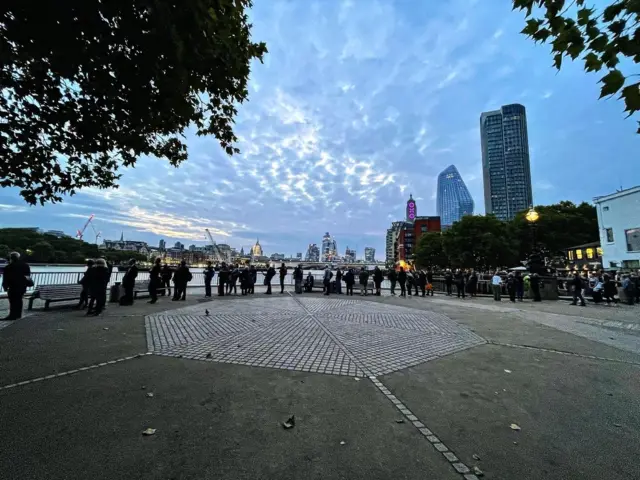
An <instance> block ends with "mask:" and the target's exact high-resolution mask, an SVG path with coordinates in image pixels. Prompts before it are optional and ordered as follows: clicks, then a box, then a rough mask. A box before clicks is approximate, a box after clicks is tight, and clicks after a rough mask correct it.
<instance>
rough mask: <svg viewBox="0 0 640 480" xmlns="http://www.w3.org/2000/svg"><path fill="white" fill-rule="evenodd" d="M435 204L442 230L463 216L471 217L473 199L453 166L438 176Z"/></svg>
mask: <svg viewBox="0 0 640 480" xmlns="http://www.w3.org/2000/svg"><path fill="white" fill-rule="evenodd" d="M436 204H437V209H438V216H439V217H440V224H441V225H442V228H446V227H450V226H451V225H453V224H454V223H455V222H457V221H459V220H460V219H461V218H462V217H463V216H464V215H473V199H472V198H471V194H470V193H469V190H468V189H467V186H466V185H465V184H464V182H463V181H462V177H461V176H460V173H459V172H458V169H457V168H456V167H455V165H449V166H448V167H447V168H445V169H444V170H443V171H442V173H440V175H438V198H437V200H436Z"/></svg>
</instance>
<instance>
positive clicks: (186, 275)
mask: <svg viewBox="0 0 640 480" xmlns="http://www.w3.org/2000/svg"><path fill="white" fill-rule="evenodd" d="M192 278H193V275H191V272H190V271H189V267H187V266H186V265H180V266H179V267H178V270H176V273H175V275H174V276H173V283H175V284H176V285H186V284H187V283H189V282H190V281H191V279H192Z"/></svg>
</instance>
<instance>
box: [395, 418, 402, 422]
mask: <svg viewBox="0 0 640 480" xmlns="http://www.w3.org/2000/svg"><path fill="white" fill-rule="evenodd" d="M396 423H404V419H402V418H401V419H400V420H396Z"/></svg>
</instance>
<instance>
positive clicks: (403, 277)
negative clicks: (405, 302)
mask: <svg viewBox="0 0 640 480" xmlns="http://www.w3.org/2000/svg"><path fill="white" fill-rule="evenodd" d="M406 283H407V273H406V272H405V271H404V268H402V267H400V271H399V272H398V284H399V285H400V296H401V297H406V296H407V292H406V290H405V288H406Z"/></svg>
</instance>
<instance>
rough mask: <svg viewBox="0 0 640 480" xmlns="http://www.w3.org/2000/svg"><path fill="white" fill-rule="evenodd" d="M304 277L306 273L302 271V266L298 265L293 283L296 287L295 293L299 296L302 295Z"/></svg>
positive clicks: (294, 272)
mask: <svg viewBox="0 0 640 480" xmlns="http://www.w3.org/2000/svg"><path fill="white" fill-rule="evenodd" d="M303 277H304V272H303V271H302V266H301V265H300V264H298V265H296V268H295V269H294V270H293V282H294V285H295V292H296V293H297V294H300V293H302V279H303Z"/></svg>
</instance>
